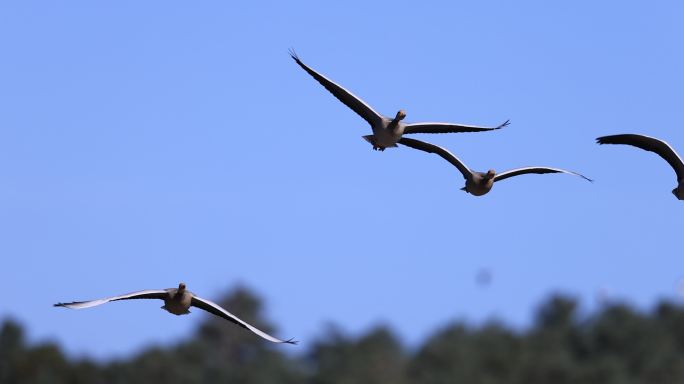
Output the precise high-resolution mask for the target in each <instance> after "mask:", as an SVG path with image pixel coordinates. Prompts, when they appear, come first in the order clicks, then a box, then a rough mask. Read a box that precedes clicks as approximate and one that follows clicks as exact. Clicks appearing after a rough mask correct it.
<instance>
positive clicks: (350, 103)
mask: <svg viewBox="0 0 684 384" xmlns="http://www.w3.org/2000/svg"><path fill="white" fill-rule="evenodd" d="M290 56H292V58H293V59H294V61H295V62H296V63H297V64H299V66H300V67H302V68H303V69H304V70H305V71H306V72H307V73H308V74H309V75H311V77H313V78H314V79H316V81H318V82H319V83H321V85H322V86H324V87H325V89H327V90H328V91H329V92H330V93H332V94H333V96H335V97H336V98H337V99H338V100H339V101H341V102H342V103H344V105H346V106H347V107H349V108H351V110H352V111H354V112H356V113H357V114H358V115H359V116H361V117H363V119H364V120H366V121H367V122H368V124H370V125H371V127H374V126H376V125H378V124H380V122H381V121H382V116H381V115H380V114H379V113H377V112H375V111H374V110H373V108H371V107H370V106H369V105H368V104H366V103H365V102H364V101H363V100H361V99H360V98H359V97H357V96H356V95H354V94H353V93H351V92H349V91H347V90H346V89H344V88H342V87H341V86H340V85H337V84H336V83H334V82H333V81H331V80H329V79H328V78H326V77H325V76H323V75H321V74H320V73H318V72H316V71H314V70H313V69H311V68H309V66H307V65H306V64H304V63H302V61H301V60H299V56H297V54H296V53H295V52H294V51H290Z"/></svg>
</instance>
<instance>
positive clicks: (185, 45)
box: [0, 1, 684, 357]
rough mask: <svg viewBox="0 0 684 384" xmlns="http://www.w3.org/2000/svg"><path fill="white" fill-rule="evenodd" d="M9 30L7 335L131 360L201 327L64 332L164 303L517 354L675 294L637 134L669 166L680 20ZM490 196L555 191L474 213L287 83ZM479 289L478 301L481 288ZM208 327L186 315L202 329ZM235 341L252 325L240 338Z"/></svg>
mask: <svg viewBox="0 0 684 384" xmlns="http://www.w3.org/2000/svg"><path fill="white" fill-rule="evenodd" d="M234 3H236V2H224V1H204V2H192V3H190V2H178V1H144V2H140V1H116V2H108V3H106V4H104V3H103V2H91V1H70V2H64V1H49V2H45V1H41V2H38V1H20V2H19V1H15V2H2V3H0V51H1V52H2V59H0V258H1V259H2V268H0V279H1V280H2V282H3V287H4V289H3V292H4V295H3V299H2V300H1V302H0V318H1V317H5V316H12V317H14V318H17V319H18V320H20V321H22V322H23V323H25V324H26V325H27V327H28V329H29V331H30V335H31V337H32V338H33V339H34V340H45V339H52V340H57V341H59V342H60V343H62V344H63V345H65V346H66V347H67V349H68V350H69V351H70V352H72V353H75V354H77V355H80V354H92V355H94V356H98V357H115V356H124V355H126V354H128V353H131V352H133V351H136V350H139V349H140V348H142V347H144V346H145V345H148V344H150V343H168V342H173V341H175V340H178V339H179V338H181V337H183V336H184V335H187V334H188V333H189V332H191V331H192V329H193V328H194V327H195V326H196V325H197V323H198V322H199V321H200V320H201V319H203V316H198V315H197V314H194V315H193V316H189V317H175V316H170V315H168V314H167V313H165V312H163V311H161V310H159V309H158V306H160V305H161V302H160V303H155V304H154V305H151V304H150V303H149V302H138V303H133V302H127V303H113V304H110V305H106V306H102V307H98V308H95V309H91V310H83V311H78V312H77V311H67V310H63V309H56V308H53V307H52V304H53V303H55V302H59V301H69V300H85V299H93V298H98V297H102V296H109V295H113V294H119V293H124V292H129V291H134V290H138V289H148V288H166V287H172V286H176V285H177V284H178V282H179V281H184V282H186V283H187V284H188V287H189V289H190V290H192V291H194V292H196V293H199V294H200V295H202V296H204V297H207V298H216V297H217V296H219V295H221V294H222V293H223V292H225V291H226V290H228V289H229V288H231V287H234V286H235V285H236V284H244V285H246V286H248V287H249V288H252V289H253V290H254V291H255V292H256V293H258V294H259V295H261V296H262V297H263V298H264V300H265V302H266V305H267V308H266V309H267V316H268V317H269V318H270V319H272V320H273V321H274V322H275V323H276V324H278V325H279V327H280V329H279V330H278V331H277V333H276V334H277V336H280V337H297V338H298V339H299V340H301V341H302V342H303V343H306V342H307V341H309V340H311V339H312V338H314V337H315V336H317V335H320V334H321V333H322V332H323V331H324V330H325V324H327V323H330V322H332V323H335V324H338V325H340V326H341V327H342V328H343V329H345V330H347V331H349V332H351V333H357V332H361V331H363V330H364V329H367V328H368V327H370V326H373V325H376V324H379V323H387V324H389V325H391V326H392V327H393V328H394V329H395V330H396V331H397V332H398V333H399V334H400V335H401V336H402V338H403V339H404V340H405V341H406V342H408V343H415V342H417V341H419V340H421V339H422V337H424V336H426V335H427V334H428V333H430V332H432V331H434V329H435V327H438V326H440V325H444V324H446V323H447V322H449V321H451V320H454V319H461V320H467V321H469V322H473V323H479V322H481V321H483V320H486V319H490V318H499V319H503V320H505V321H506V322H508V323H509V324H512V325H515V326H525V325H526V324H529V322H530V320H531V314H532V312H533V310H534V309H535V307H536V306H537V305H538V304H539V303H540V301H541V300H543V299H544V298H545V297H546V296H547V295H548V294H550V293H552V292H568V293H571V294H575V295H577V296H578V297H579V298H580V299H582V300H583V302H584V303H585V304H586V306H585V310H587V311H591V310H592V307H595V306H596V295H597V292H599V291H601V292H607V294H608V297H610V298H614V299H619V300H627V301H629V302H631V303H634V304H636V305H639V306H640V307H642V308H648V307H649V306H650V305H652V304H653V303H654V302H655V301H657V300H659V299H660V298H674V297H675V294H676V291H675V287H676V285H677V281H678V279H680V278H682V277H684V260H683V258H682V256H683V255H682V247H681V245H680V240H681V238H680V237H679V236H680V234H681V218H682V215H683V214H684V202H680V201H678V200H676V199H675V198H674V197H673V196H672V194H671V193H670V191H671V189H672V188H674V187H675V186H676V178H675V175H674V172H672V170H671V169H670V167H669V166H668V165H667V163H665V162H664V161H663V160H661V159H659V158H658V157H657V156H656V155H654V154H651V153H648V152H644V151H641V150H638V149H635V148H628V147H624V146H603V147H599V146H598V145H596V144H595V143H594V139H595V138H596V137H597V136H600V135H606V134H613V133H628V132H637V133H645V134H649V135H652V136H657V137H661V138H663V139H666V140H668V141H669V142H670V143H671V144H672V145H674V146H675V147H676V148H679V150H680V152H684V130H683V128H684V126H683V125H682V115H681V110H682V100H683V99H682V90H683V89H684V71H682V68H684V50H683V49H682V36H684V24H682V22H681V20H682V18H684V5H682V3H681V2H677V1H659V2H643V1H619V2H618V1H606V2H596V1H573V2H562V4H561V2H548V1H526V2H520V1H517V2H507V1H487V2H482V1H480V2H467V3H466V2H462V4H458V3H457V2H452V1H445V2H433V3H431V4H429V3H426V2H413V1H391V2H382V1H378V2H369V1H358V2H356V1H345V2H306V3H297V4H295V3H293V2H276V1H274V2H261V1H255V2H246V3H245V4H241V5H235V4H234ZM289 48H295V49H296V50H297V52H298V53H299V55H300V56H301V58H302V60H303V61H304V62H305V63H307V64H308V65H310V66H311V67H313V68H315V69H316V70H318V71H320V72H321V73H323V74H325V75H327V76H329V77H330V78H332V79H334V80H335V81H337V82H339V83H340V84H342V85H343V86H345V87H347V88H349V89H350V90H351V91H352V92H354V93H355V94H357V95H359V96H361V97H362V98H363V99H364V100H366V101H367V102H368V103H369V104H371V105H372V106H373V107H374V108H375V109H376V110H377V111H379V112H381V113H384V114H388V115H393V114H394V113H396V111H397V110H398V109H400V108H401V109H405V110H406V112H407V114H408V116H407V118H406V120H407V121H424V120H428V121H429V120H432V121H435V120H436V121H451V122H459V123H464V124H479V125H495V124H498V123H501V122H502V121H504V120H506V119H511V125H510V126H509V127H507V128H505V129H502V130H501V131H497V132H490V133H473V134H452V135H432V136H429V135H421V136H420V137H418V136H416V138H419V139H423V140H426V141H430V142H433V143H435V144H439V145H443V146H445V147H447V148H449V149H450V150H451V151H453V152H454V153H456V154H458V155H459V156H460V157H461V159H463V160H464V161H465V162H466V163H467V164H468V165H469V166H470V167H472V168H475V169H478V170H486V169H489V168H494V169H497V170H505V169H508V168H513V167H518V166H526V165H548V166H556V167H564V168H568V169H571V170H576V171H580V172H582V173H584V174H586V175H587V176H589V177H592V178H594V179H596V182H595V183H593V184H590V183H587V182H584V181H582V180H581V179H579V178H575V177H571V176H567V175H539V176H537V175H530V176H523V177H519V178H514V179H509V180H506V181H505V182H502V183H500V184H497V185H496V186H495V187H494V189H493V190H492V192H491V193H490V194H489V195H486V196H484V197H480V198H476V197H473V196H470V195H467V194H465V193H463V192H461V191H459V188H461V187H462V186H463V180H462V178H461V176H460V175H459V174H458V172H457V171H456V169H455V168H453V167H451V166H450V165H449V164H448V163H446V162H445V161H443V160H441V159H440V158H438V157H437V156H435V155H429V154H426V153H422V152H418V151H415V150H411V149H408V148H398V149H388V150H387V151H385V152H384V153H380V152H375V151H373V150H372V149H371V147H370V145H369V144H368V143H366V142H365V141H363V140H362V139H361V136H362V135H366V134H369V132H370V130H369V127H368V126H367V124H366V122H365V121H363V120H362V119H361V118H360V117H358V116H356V115H355V114H354V113H353V112H352V111H351V110H349V109H347V108H346V107H345V106H344V105H342V104H341V103H340V102H338V101H337V100H336V99H335V98H334V97H333V96H331V95H330V94H329V93H328V92H327V91H325V89H323V88H322V87H321V86H320V85H319V84H318V83H316V82H315V81H314V80H313V79H312V78H311V77H309V75H307V74H306V73H305V72H304V71H302V70H301V69H300V68H299V67H298V66H297V65H296V64H295V63H294V62H293V61H292V60H291V59H290V58H289V56H288V53H287V51H288V49H289ZM483 269H487V270H489V271H491V274H492V282H491V284H490V286H488V287H486V288H483V287H481V286H479V285H478V284H477V283H476V276H477V275H478V272H479V271H481V270H483ZM196 312H197V311H196ZM238 315H239V314H238Z"/></svg>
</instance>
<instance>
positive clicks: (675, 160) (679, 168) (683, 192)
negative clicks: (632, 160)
mask: <svg viewBox="0 0 684 384" xmlns="http://www.w3.org/2000/svg"><path fill="white" fill-rule="evenodd" d="M596 142H597V143H598V144H626V145H631V146H634V147H637V148H641V149H643V150H646V151H650V152H655V153H656V154H657V155H659V156H660V157H662V158H663V159H665V161H667V162H668V163H669V164H670V166H671V167H672V169H674V171H675V173H676V174H677V188H675V189H673V190H672V194H673V195H675V197H676V198H677V199H679V200H684V162H682V158H681V157H679V155H678V154H677V152H675V150H674V149H673V148H672V147H671V146H670V144H668V143H666V142H665V141H663V140H660V139H656V138H655V137H650V136H645V135H637V134H633V133H629V134H624V135H612V136H602V137H599V138H597V139H596Z"/></svg>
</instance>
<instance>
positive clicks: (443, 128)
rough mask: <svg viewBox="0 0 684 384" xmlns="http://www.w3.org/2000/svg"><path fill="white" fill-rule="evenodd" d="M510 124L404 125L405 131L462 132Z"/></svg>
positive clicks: (478, 130) (485, 129) (507, 121)
mask: <svg viewBox="0 0 684 384" xmlns="http://www.w3.org/2000/svg"><path fill="white" fill-rule="evenodd" d="M509 124H510V121H509V120H506V121H505V122H504V123H502V124H500V125H498V126H496V127H478V126H476V125H462V124H452V123H411V124H406V125H405V126H404V133H408V134H410V133H461V132H483V131H493V130H495V129H501V128H503V127H506V126H508V125H509Z"/></svg>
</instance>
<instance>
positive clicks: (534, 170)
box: [494, 167, 594, 182]
mask: <svg viewBox="0 0 684 384" xmlns="http://www.w3.org/2000/svg"><path fill="white" fill-rule="evenodd" d="M529 173H536V174H544V173H567V174H568V175H575V176H579V177H581V178H583V179H584V180H587V181H591V182H593V181H594V180H592V179H590V178H588V177H586V176H584V175H582V174H581V173H577V172H573V171H566V170H565V169H560V168H550V167H524V168H516V169H511V170H508V171H506V172H501V173H497V174H496V176H494V181H501V180H506V179H508V178H509V177H513V176H519V175H525V174H529Z"/></svg>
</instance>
